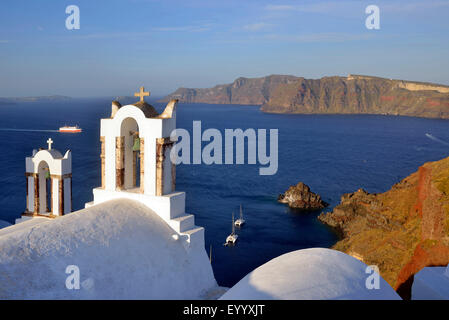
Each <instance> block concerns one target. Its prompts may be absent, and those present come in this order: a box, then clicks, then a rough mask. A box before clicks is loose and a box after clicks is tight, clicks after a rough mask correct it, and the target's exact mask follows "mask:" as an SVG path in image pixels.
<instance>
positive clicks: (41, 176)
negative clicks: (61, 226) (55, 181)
mask: <svg viewBox="0 0 449 320" xmlns="http://www.w3.org/2000/svg"><path fill="white" fill-rule="evenodd" d="M38 180H39V193H38V194H39V214H49V213H51V212H52V200H53V199H52V182H51V173H50V168H49V166H48V163H47V162H45V161H41V162H40V163H39V166H38Z"/></svg>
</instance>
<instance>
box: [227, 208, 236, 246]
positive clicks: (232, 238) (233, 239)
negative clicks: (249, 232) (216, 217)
mask: <svg viewBox="0 0 449 320" xmlns="http://www.w3.org/2000/svg"><path fill="white" fill-rule="evenodd" d="M238 237H239V236H238V234H236V233H235V222H234V212H233V213H232V233H231V234H230V235H229V236H228V237H227V238H226V244H235V242H236V241H237V238H238Z"/></svg>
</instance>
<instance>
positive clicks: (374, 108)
mask: <svg viewBox="0 0 449 320" xmlns="http://www.w3.org/2000/svg"><path fill="white" fill-rule="evenodd" d="M171 99H178V100H179V101H180V102H187V103H213V104H215V103H216V104H248V105H261V106H262V107H261V110H262V111H264V112H269V113H298V114H385V115H403V116H416V117H426V118H445V119H449V86H443V85H437V84H431V83H420V82H412V81H403V80H392V79H385V78H378V77H370V76H356V75H350V76H348V77H323V78H321V79H305V78H302V77H295V76H284V75H271V76H267V77H262V78H251V79H250V78H238V79H236V80H235V81H234V82H233V83H231V84H223V85H217V86H215V87H213V88H204V89H187V88H180V89H178V90H176V91H175V92H174V93H172V94H170V95H168V96H167V97H165V98H164V99H162V100H161V101H164V102H168V101H169V100H171Z"/></svg>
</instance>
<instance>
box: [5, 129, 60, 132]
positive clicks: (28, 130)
mask: <svg viewBox="0 0 449 320" xmlns="http://www.w3.org/2000/svg"><path fill="white" fill-rule="evenodd" d="M0 131H15V132H59V130H41V129H13V128H0Z"/></svg>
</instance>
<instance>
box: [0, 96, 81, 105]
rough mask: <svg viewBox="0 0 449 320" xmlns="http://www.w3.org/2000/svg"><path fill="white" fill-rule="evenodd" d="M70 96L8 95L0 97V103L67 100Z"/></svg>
mask: <svg viewBox="0 0 449 320" xmlns="http://www.w3.org/2000/svg"><path fill="white" fill-rule="evenodd" d="M71 99H72V98H71V97H67V96H58V95H54V96H37V97H9V98H0V105H3V104H16V103H21V102H45V101H67V100H71Z"/></svg>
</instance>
